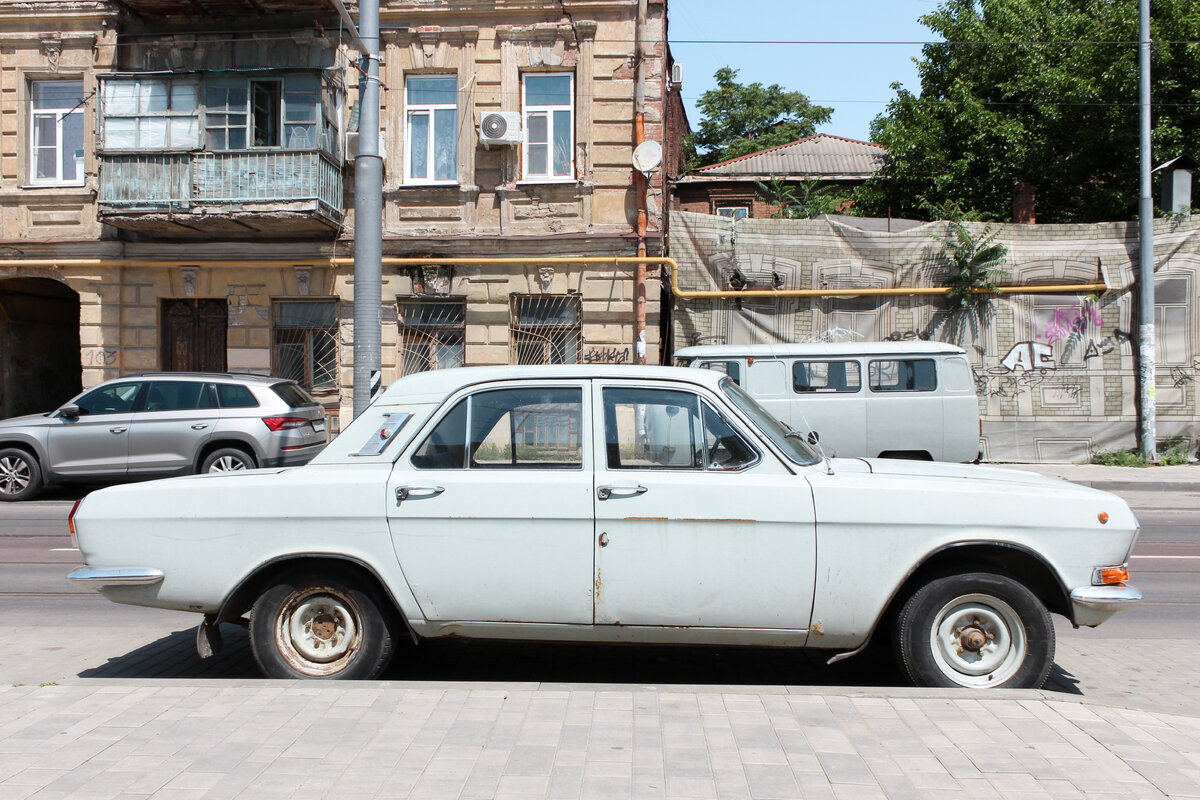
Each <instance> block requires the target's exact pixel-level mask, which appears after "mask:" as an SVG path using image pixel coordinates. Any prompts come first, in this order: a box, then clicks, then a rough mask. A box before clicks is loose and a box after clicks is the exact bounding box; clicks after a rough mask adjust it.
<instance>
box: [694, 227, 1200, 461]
mask: <svg viewBox="0 0 1200 800" xmlns="http://www.w3.org/2000/svg"><path fill="white" fill-rule="evenodd" d="M868 228H871V229H868ZM874 228H879V229H878V230H876V229H874ZM888 228H890V230H888ZM670 236H671V254H672V256H673V257H674V258H675V259H676V261H677V262H678V264H679V275H678V281H677V284H678V289H679V292H677V296H676V297H674V298H673V306H674V313H673V315H672V319H673V321H672V328H671V331H670V339H671V342H670V346H671V347H672V348H673V349H678V348H681V347H685V346H688V345H694V344H748V343H773V342H810V341H875V340H903V339H928V340H936V341H944V342H950V343H953V344H957V345H959V346H961V347H963V348H964V349H966V351H967V355H968V358H969V359H970V361H971V364H972V368H973V370H974V372H975V382H976V388H977V390H978V395H979V403H980V413H981V415H982V418H983V453H984V456H985V458H986V459H987V460H989V461H999V462H1004V461H1024V462H1081V461H1086V460H1088V458H1089V457H1090V456H1091V455H1092V454H1093V453H1095V452H1097V451H1111V450H1117V449H1120V448H1131V447H1136V445H1137V424H1138V417H1137V398H1138V387H1137V379H1138V365H1137V363H1136V356H1137V347H1136V344H1135V343H1134V342H1132V338H1133V335H1134V334H1133V332H1134V331H1136V330H1137V319H1136V315H1137V294H1136V291H1137V287H1136V285H1135V284H1136V280H1137V269H1138V263H1137V254H1138V238H1137V237H1138V228H1137V223H1136V222H1114V223H1099V224H1090V225H1008V224H999V223H991V224H984V223H971V222H967V223H953V222H946V221H941V222H929V223H914V222H912V221H905V220H890V221H889V220H854V219H853V218H839V219H836V220H835V219H825V218H822V219H815V220H778V219H741V220H733V219H729V218H725V217H718V216H712V215H707V214H695V213H690V212H679V211H677V212H673V213H672V214H671V228H670ZM1154 245H1155V248H1154V249H1155V309H1156V314H1155V320H1154V323H1155V332H1156V342H1155V362H1156V370H1155V374H1156V380H1155V390H1156V391H1155V397H1156V405H1157V412H1156V417H1157V426H1156V428H1157V436H1158V442H1159V451H1160V452H1163V451H1165V450H1168V449H1171V448H1175V449H1176V450H1177V451H1181V450H1183V449H1184V448H1186V451H1187V452H1188V453H1189V454H1190V455H1192V456H1195V454H1196V444H1197V436H1198V435H1200V426H1198V423H1200V410H1198V408H1197V401H1196V383H1197V381H1198V380H1200V346H1198V342H1197V337H1198V336H1200V331H1197V312H1198V310H1200V221H1197V220H1193V219H1191V218H1188V217H1170V218H1164V219H1160V220H1156V221H1155V230H1154ZM972 258H975V259H976V262H975V263H972ZM964 276H965V277H966V278H967V280H968V283H969V282H970V281H974V286H976V287H978V286H994V287H995V288H996V290H997V291H996V292H991V291H984V292H979V291H967V292H963V291H962V287H963V283H964ZM956 286H957V289H956V288H955V287H956ZM946 287H950V288H949V289H947V288H946ZM853 290H858V292H857V293H856V292H854V291H853ZM695 294H702V296H691V297H689V296H688V295H695Z"/></svg>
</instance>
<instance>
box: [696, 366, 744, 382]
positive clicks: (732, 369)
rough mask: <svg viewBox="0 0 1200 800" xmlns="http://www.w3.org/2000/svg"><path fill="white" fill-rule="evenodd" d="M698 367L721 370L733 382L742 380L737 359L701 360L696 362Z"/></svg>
mask: <svg viewBox="0 0 1200 800" xmlns="http://www.w3.org/2000/svg"><path fill="white" fill-rule="evenodd" d="M696 366H697V367H699V368H700V369H711V370H714V371H716V372H723V373H725V374H726V375H728V376H729V378H730V380H732V381H733V382H734V383H739V384H740V383H741V382H742V365H741V364H740V363H738V362H737V361H701V362H700V363H698V364H696Z"/></svg>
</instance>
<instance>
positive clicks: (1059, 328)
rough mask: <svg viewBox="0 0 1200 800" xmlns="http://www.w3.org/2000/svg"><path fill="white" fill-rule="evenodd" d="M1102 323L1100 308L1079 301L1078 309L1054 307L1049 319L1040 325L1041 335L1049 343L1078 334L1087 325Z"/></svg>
mask: <svg viewBox="0 0 1200 800" xmlns="http://www.w3.org/2000/svg"><path fill="white" fill-rule="evenodd" d="M1102 324H1104V318H1103V317H1102V316H1100V309H1098V308H1096V307H1095V306H1093V305H1090V304H1088V303H1081V304H1080V306H1079V308H1078V309H1073V310H1071V311H1068V310H1067V309H1065V308H1056V309H1055V310H1054V314H1053V315H1052V316H1051V317H1050V321H1049V322H1047V323H1046V324H1045V325H1044V326H1043V327H1042V335H1043V336H1044V337H1045V338H1046V339H1047V340H1048V341H1049V342H1050V343H1051V344H1053V343H1055V342H1058V341H1062V340H1064V339H1069V338H1071V337H1072V336H1078V335H1080V334H1082V333H1083V332H1084V330H1086V329H1087V327H1088V325H1093V326H1097V327H1099V326H1100V325H1102Z"/></svg>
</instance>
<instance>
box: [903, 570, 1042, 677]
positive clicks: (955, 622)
mask: <svg viewBox="0 0 1200 800" xmlns="http://www.w3.org/2000/svg"><path fill="white" fill-rule="evenodd" d="M896 625H897V631H896V633H897V636H896V645H897V648H898V655H899V661H900V664H901V666H902V667H903V668H904V671H905V672H906V673H907V674H908V677H909V679H910V680H912V681H913V683H915V684H917V685H918V686H945V687H952V686H966V687H969V688H976V689H983V688H995V687H1004V688H1008V689H1039V688H1041V686H1042V684H1044V683H1045V682H1046V676H1047V675H1049V674H1050V667H1051V666H1052V664H1053V662H1054V625H1053V624H1052V623H1051V621H1050V614H1049V612H1047V611H1046V607H1045V606H1044V605H1043V604H1042V602H1041V601H1040V600H1038V598H1037V597H1036V596H1035V595H1034V594H1033V593H1032V592H1031V591H1029V589H1027V588H1025V586H1023V585H1022V584H1021V583H1019V582H1017V581H1016V580H1014V579H1012V578H1010V577H1008V576H1006V575H1000V574H997V573H992V572H970V573H963V574H957V575H947V576H944V577H941V578H936V579H934V580H932V581H930V582H929V583H927V584H925V585H924V586H922V587H921V588H920V589H918V590H917V591H916V592H914V593H913V595H912V596H911V597H909V598H908V600H907V602H905V604H904V607H903V608H902V609H901V610H900V615H899V617H898V619H897V622H896Z"/></svg>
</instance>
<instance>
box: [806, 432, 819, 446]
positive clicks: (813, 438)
mask: <svg viewBox="0 0 1200 800" xmlns="http://www.w3.org/2000/svg"><path fill="white" fill-rule="evenodd" d="M819 441H821V434H819V433H817V432H816V431H809V432H808V443H809V444H816V443H817V442H819Z"/></svg>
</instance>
